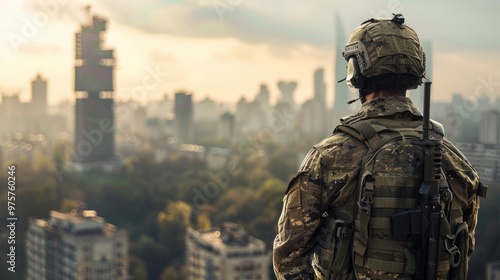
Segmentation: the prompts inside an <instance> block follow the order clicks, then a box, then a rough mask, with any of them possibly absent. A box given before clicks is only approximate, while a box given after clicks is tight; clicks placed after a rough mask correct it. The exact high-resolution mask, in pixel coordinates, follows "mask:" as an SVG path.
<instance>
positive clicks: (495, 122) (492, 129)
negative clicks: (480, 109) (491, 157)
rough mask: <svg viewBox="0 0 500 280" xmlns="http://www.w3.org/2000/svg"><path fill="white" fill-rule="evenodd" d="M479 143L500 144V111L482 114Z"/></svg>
mask: <svg viewBox="0 0 500 280" xmlns="http://www.w3.org/2000/svg"><path fill="white" fill-rule="evenodd" d="M479 142H480V143H483V144H500V112H499V111H497V110H489V111H487V112H484V113H482V114H481V123H480V126H479Z"/></svg>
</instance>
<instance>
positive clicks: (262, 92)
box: [254, 84, 271, 125]
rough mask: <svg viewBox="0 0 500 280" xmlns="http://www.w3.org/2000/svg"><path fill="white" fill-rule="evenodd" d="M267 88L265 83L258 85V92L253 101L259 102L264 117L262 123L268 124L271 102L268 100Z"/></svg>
mask: <svg viewBox="0 0 500 280" xmlns="http://www.w3.org/2000/svg"><path fill="white" fill-rule="evenodd" d="M269 98H270V93H269V88H268V87H267V85H265V84H261V85H260V89H259V93H257V96H256V97H255V100H254V102H257V103H258V104H259V107H260V110H261V111H262V113H261V115H262V116H263V118H264V125H268V122H269V118H270V117H271V102H270V99H269Z"/></svg>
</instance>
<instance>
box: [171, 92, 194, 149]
mask: <svg viewBox="0 0 500 280" xmlns="http://www.w3.org/2000/svg"><path fill="white" fill-rule="evenodd" d="M191 97H192V95H191V94H187V93H185V92H177V93H176V94H175V107H174V113H175V137H177V139H178V140H179V143H181V144H186V143H192V142H193V133H194V125H193V101H192V98H191Z"/></svg>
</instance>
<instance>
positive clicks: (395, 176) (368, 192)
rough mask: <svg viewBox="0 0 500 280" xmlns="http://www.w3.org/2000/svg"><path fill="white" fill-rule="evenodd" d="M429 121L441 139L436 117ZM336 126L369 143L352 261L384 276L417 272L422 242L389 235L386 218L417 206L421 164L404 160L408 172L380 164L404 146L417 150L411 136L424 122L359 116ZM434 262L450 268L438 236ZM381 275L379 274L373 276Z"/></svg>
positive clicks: (365, 271)
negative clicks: (396, 124) (405, 124)
mask: <svg viewBox="0 0 500 280" xmlns="http://www.w3.org/2000/svg"><path fill="white" fill-rule="evenodd" d="M431 125H432V128H433V131H432V132H431V133H433V136H434V137H436V138H442V137H443V135H444V131H443V129H442V126H441V125H440V124H439V123H436V122H431ZM336 130H337V131H343V132H345V133H347V134H349V135H351V136H352V137H354V138H356V139H358V140H360V141H362V142H364V143H365V144H366V145H367V147H368V148H369V151H368V153H367V154H366V156H365V157H364V159H363V163H362V165H363V167H362V170H361V172H362V173H363V174H362V175H361V177H360V179H359V182H360V185H359V186H358V195H357V201H358V203H357V206H356V207H357V214H356V219H355V222H354V228H355V234H354V244H353V261H354V265H355V268H356V271H357V273H360V274H370V272H373V271H380V272H383V274H385V275H388V274H391V273H392V274H395V275H397V279H406V277H408V276H409V277H411V275H414V274H415V271H416V256H415V251H414V249H415V248H417V247H418V246H419V244H420V243H419V242H418V241H417V240H413V241H408V240H407V237H408V236H405V237H401V238H395V237H394V236H392V224H391V218H390V217H391V215H392V214H396V213H402V212H404V211H406V210H408V209H414V208H415V207H416V206H417V193H418V190H419V188H420V184H421V182H422V170H421V166H420V165H418V164H415V165H412V163H411V162H408V163H407V165H408V167H406V169H405V170H406V172H401V171H399V172H391V171H392V170H385V169H386V168H384V167H385V166H384V165H386V164H388V163H387V162H386V161H385V160H387V159H389V160H390V159H391V158H394V157H398V156H399V152H401V151H402V150H403V149H404V148H405V149H409V151H414V152H415V153H416V154H418V151H417V149H420V148H419V147H417V146H415V145H413V144H411V140H416V139H420V138H421V132H422V126H417V127H415V128H391V127H385V126H383V125H382V124H380V123H377V122H376V121H369V120H366V121H364V120H362V121H357V122H352V123H349V124H345V125H340V126H338V127H337V128H336ZM413 147H415V148H413ZM400 161H401V160H400ZM401 162H402V161H401ZM375 170H376V171H375ZM372 172H375V173H373V174H372ZM442 224H443V223H442ZM446 224H447V225H448V228H447V229H443V230H442V233H443V234H444V233H448V234H449V233H450V229H449V224H448V223H446ZM437 265H438V274H439V275H443V274H446V273H447V271H448V270H449V269H450V262H449V258H448V255H447V254H446V253H445V250H444V243H443V242H442V241H440V246H439V261H438V263H437ZM378 276H379V275H378V274H377V277H378ZM384 277H385V276H382V275H381V277H379V278H377V279H384ZM389 278H390V277H389ZM389 278H387V279H389ZM392 279H394V276H392Z"/></svg>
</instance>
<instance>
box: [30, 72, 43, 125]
mask: <svg viewBox="0 0 500 280" xmlns="http://www.w3.org/2000/svg"><path fill="white" fill-rule="evenodd" d="M31 106H32V112H31V113H32V115H33V116H34V117H36V118H44V117H45V116H46V115H47V80H45V79H43V78H42V76H41V75H40V74H38V75H37V76H36V79H34V80H33V81H31Z"/></svg>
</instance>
